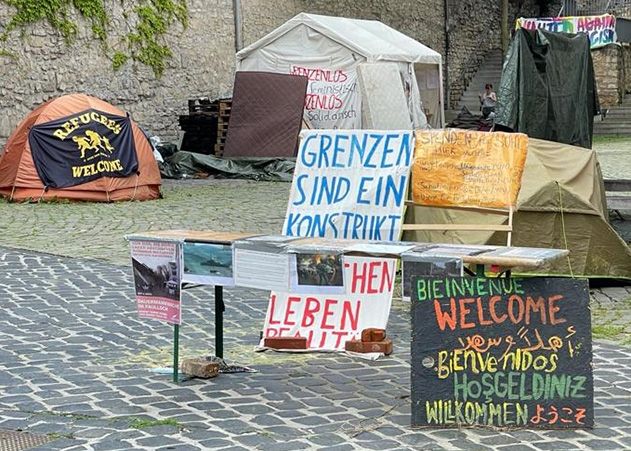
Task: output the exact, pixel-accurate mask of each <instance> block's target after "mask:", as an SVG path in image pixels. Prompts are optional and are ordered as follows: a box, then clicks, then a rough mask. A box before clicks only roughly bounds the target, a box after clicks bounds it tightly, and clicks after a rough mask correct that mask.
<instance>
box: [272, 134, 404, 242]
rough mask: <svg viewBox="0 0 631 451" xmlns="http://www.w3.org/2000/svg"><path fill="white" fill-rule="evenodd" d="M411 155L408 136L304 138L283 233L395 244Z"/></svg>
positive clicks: (339, 135)
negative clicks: (392, 242)
mask: <svg viewBox="0 0 631 451" xmlns="http://www.w3.org/2000/svg"><path fill="white" fill-rule="evenodd" d="M412 152H413V148H412V133H411V132H408V131H371V130H343V131H342V130H311V131H309V132H307V133H305V135H304V136H303V138H302V141H301V143H300V150H299V152H298V160H297V162H296V169H295V172H294V179H293V183H292V186H291V194H290V197H289V206H288V207H287V215H286V217H285V224H284V225H283V234H284V235H287V236H300V237H328V238H340V239H355V240H356V239H360V240H378V241H386V240H387V241H395V240H398V239H399V234H400V232H401V225H402V215H403V205H404V202H405V198H406V194H407V186H408V176H409V169H410V164H411V161H412Z"/></svg>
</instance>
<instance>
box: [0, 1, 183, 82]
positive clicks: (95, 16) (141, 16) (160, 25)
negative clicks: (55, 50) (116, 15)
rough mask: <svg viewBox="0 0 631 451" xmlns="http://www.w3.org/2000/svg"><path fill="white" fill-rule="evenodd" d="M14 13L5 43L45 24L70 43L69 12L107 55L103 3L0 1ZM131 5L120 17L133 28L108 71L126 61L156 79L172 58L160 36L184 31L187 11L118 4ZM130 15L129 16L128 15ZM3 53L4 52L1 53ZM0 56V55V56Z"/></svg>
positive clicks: (163, 4) (169, 5) (177, 4)
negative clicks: (178, 28) (178, 26)
mask: <svg viewBox="0 0 631 451" xmlns="http://www.w3.org/2000/svg"><path fill="white" fill-rule="evenodd" d="M0 2H4V3H6V4H8V5H9V6H12V7H13V8H15V9H16V12H15V13H14V14H13V16H12V17H11V19H10V20H9V22H8V23H7V25H6V26H5V28H4V32H3V33H2V34H0V40H3V41H6V39H7V37H8V35H9V33H11V32H12V31H14V30H16V29H22V30H23V29H24V28H25V27H26V26H27V25H30V24H34V23H37V22H40V21H42V20H46V21H47V22H48V23H49V24H50V25H51V26H52V27H53V29H55V30H57V31H58V32H59V33H60V34H61V35H62V36H63V37H64V39H65V40H66V43H71V42H72V41H73V40H74V38H75V37H76V35H77V32H78V25H77V24H76V23H74V22H73V21H72V20H71V19H70V18H69V14H70V11H71V9H72V8H74V10H76V11H77V12H78V13H79V14H80V15H81V16H82V17H83V18H84V19H86V20H88V21H89V22H90V24H91V30H92V35H93V36H94V37H95V38H96V39H97V40H98V41H100V42H101V43H102V44H103V49H104V51H106V52H108V51H109V50H108V45H107V38H108V36H107V28H108V24H109V18H108V16H107V12H106V9H105V3H104V2H105V0H0ZM125 3H133V4H134V5H135V6H134V5H130V7H128V8H126V10H127V11H125V12H124V14H123V17H124V18H125V20H127V21H128V22H130V23H134V24H135V27H134V28H132V27H131V26H130V29H131V31H130V32H129V33H127V35H125V37H124V39H123V41H122V44H119V45H117V47H123V48H118V49H116V50H115V51H114V54H113V56H112V58H111V59H112V67H113V69H114V70H118V69H120V68H121V67H122V66H123V65H124V64H125V63H126V62H127V61H128V60H129V59H130V58H131V59H132V60H134V61H138V62H140V63H142V64H145V65H147V66H149V67H151V69H152V70H153V72H154V74H155V75H156V77H160V76H161V75H162V73H163V72H164V70H165V68H166V62H167V60H168V59H169V58H171V57H172V56H173V53H172V51H171V50H170V49H169V47H168V46H167V45H166V43H165V42H164V35H165V34H166V33H167V32H168V30H169V28H170V27H171V25H172V24H173V23H174V22H176V21H177V22H179V23H180V24H181V25H182V26H183V27H184V28H186V27H187V26H188V7H187V3H186V0H121V4H122V6H123V7H125V6H126V5H125ZM129 11H133V13H135V15H136V17H133V14H129ZM3 52H5V53H6V51H3ZM0 56H1V55H0Z"/></svg>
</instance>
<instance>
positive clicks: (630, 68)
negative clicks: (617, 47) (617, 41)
mask: <svg viewBox="0 0 631 451" xmlns="http://www.w3.org/2000/svg"><path fill="white" fill-rule="evenodd" d="M622 60H623V66H624V93H625V94H631V44H623V45H622Z"/></svg>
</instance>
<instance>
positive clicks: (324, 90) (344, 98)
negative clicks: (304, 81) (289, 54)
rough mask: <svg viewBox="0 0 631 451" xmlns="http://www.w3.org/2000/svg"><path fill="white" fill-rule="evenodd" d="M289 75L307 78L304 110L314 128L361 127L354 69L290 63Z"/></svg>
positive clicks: (359, 101) (359, 102) (359, 98)
mask: <svg viewBox="0 0 631 451" xmlns="http://www.w3.org/2000/svg"><path fill="white" fill-rule="evenodd" d="M289 73H290V74H291V75H301V76H304V77H307V78H308V79H309V82H308V85H307V95H306V97H305V111H306V116H307V119H308V120H309V122H310V123H311V125H313V127H315V128H322V129H334V128H340V129H353V128H361V97H360V95H359V89H358V88H357V70H356V69H355V66H353V67H344V68H331V67H319V66H309V65H297V64H292V65H291V66H290V67H289Z"/></svg>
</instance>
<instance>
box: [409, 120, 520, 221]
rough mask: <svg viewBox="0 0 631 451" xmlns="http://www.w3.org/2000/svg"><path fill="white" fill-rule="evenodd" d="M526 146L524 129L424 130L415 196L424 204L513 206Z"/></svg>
mask: <svg viewBox="0 0 631 451" xmlns="http://www.w3.org/2000/svg"><path fill="white" fill-rule="evenodd" d="M527 151H528V136H526V135H524V134H522V133H499V132H498V133H487V132H478V131H469V130H455V129H446V130H419V131H417V132H416V145H415V160H414V164H413V166H412V198H413V200H414V202H415V203H417V204H420V205H425V206H439V207H449V206H455V207H491V208H508V207H510V206H514V205H515V204H516V202H517V196H518V194H519V189H520V187H521V176H522V173H523V171H524V164H525V162H526V154H527Z"/></svg>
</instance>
